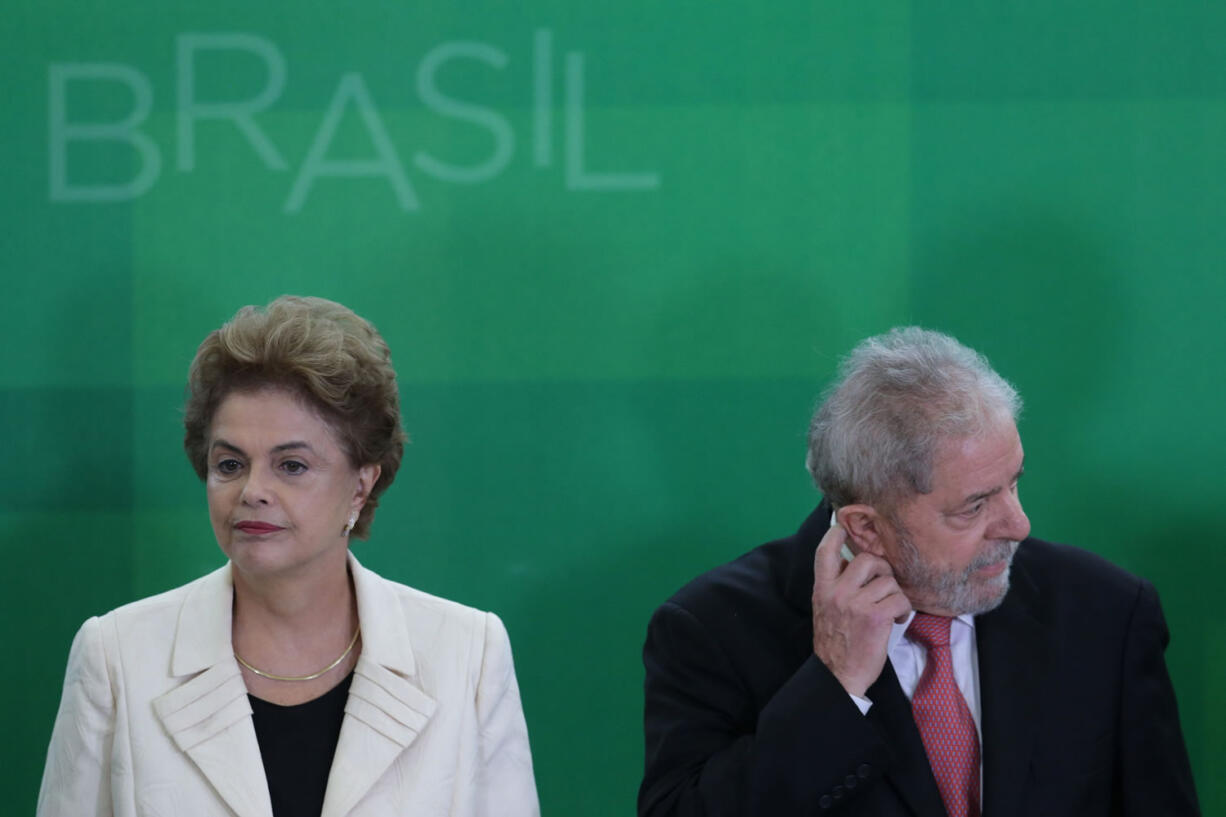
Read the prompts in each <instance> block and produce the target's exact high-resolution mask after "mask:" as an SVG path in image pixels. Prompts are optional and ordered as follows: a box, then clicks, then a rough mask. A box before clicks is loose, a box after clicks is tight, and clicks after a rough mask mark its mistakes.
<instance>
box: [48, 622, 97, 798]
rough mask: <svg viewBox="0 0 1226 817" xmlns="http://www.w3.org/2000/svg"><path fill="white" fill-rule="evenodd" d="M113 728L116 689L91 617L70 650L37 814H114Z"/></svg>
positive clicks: (79, 631) (95, 623)
mask: <svg viewBox="0 0 1226 817" xmlns="http://www.w3.org/2000/svg"><path fill="white" fill-rule="evenodd" d="M114 733H115V694H114V689H113V687H112V685H111V682H110V676H109V673H108V671H107V662H106V655H105V650H104V649H103V644H102V623H101V621H100V620H99V619H98V618H96V617H95V618H91V619H89V620H88V621H86V622H85V623H84V624H83V625H81V629H80V630H78V631H77V635H76V638H74V639H73V642H72V649H71V650H70V651H69V654H68V670H67V672H66V673H65V675H64V692H63V695H62V696H61V698H60V708H59V711H58V712H57V714H56V716H55V726H54V727H53V729H52V732H51V745H50V747H49V748H48V749H47V764H46V766H45V767H44V769H43V782H42V787H41V788H40V789H39V793H38V807H37V810H36V812H35V813H36V814H37V817H89V815H97V816H98V817H102V815H110V814H112V806H111V802H112V801H111V790H110V779H111V749H112V746H113V742H114V741H113V737H114Z"/></svg>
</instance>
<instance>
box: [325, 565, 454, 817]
mask: <svg viewBox="0 0 1226 817" xmlns="http://www.w3.org/2000/svg"><path fill="white" fill-rule="evenodd" d="M349 571H350V575H352V576H353V586H354V591H355V593H356V594H357V602H358V620H359V621H360V622H361V627H362V655H361V657H359V658H358V664H357V667H356V668H355V669H354V673H353V683H352V684H351V685H350V687H349V699H348V701H347V702H346V703H345V720H344V722H343V723H342V724H341V735H340V739H339V741H338V742H337V745H336V754H335V755H334V756H333V758H332V770H331V772H330V773H329V775H328V788H327V793H326V794H325V795H324V806H323V812H322V814H321V817H341V815H344V814H348V813H349V812H350V811H351V810H352V809H353V807H354V806H356V805H357V804H358V802H359V801H361V799H362V798H363V797H365V796H366V794H367V793H368V792H369V791H370V789H371V788H372V787H373V786H374V785H375V783H377V782H378V780H379V778H381V777H382V776H383V775H384V774H385V773H386V772H387V770H388V768H390V767H391V765H392V764H393V763H394V762H395V760H396V758H397V757H398V756H399V755H400V753H401V752H403V751H404V750H405V749H406V748H408V747H409V746H410V745H412V743H413V741H415V740H416V739H417V736H418V735H419V734H420V733H421V731H422V730H423V729H424V728H425V726H426V724H427V723H428V722H429V720H430V718H431V716H432V715H433V714H434V710H435V708H436V706H437V704H436V703H435V701H434V699H433V698H431V697H430V696H429V695H427V694H426V693H425V692H423V691H422V690H421V689H420V688H419V687H418V686H417V684H416V683H415V679H416V674H417V665H416V662H415V660H414V657H413V650H412V646H411V644H410V642H409V632H408V626H407V625H406V623H405V618H404V612H403V611H402V610H401V608H400V600H399V598H398V596H397V594H396V592H395V591H394V590H393V589H392V588H391V587H390V586H389V585H388V583H387V582H385V581H384V580H383V579H381V578H379V577H378V576H376V575H375V574H374V573H371V572H370V571H369V570H366V569H365V568H363V567H362V566H361V565H360V564H359V563H358V560H357V559H356V558H354V556H353V554H352V553H350V554H349Z"/></svg>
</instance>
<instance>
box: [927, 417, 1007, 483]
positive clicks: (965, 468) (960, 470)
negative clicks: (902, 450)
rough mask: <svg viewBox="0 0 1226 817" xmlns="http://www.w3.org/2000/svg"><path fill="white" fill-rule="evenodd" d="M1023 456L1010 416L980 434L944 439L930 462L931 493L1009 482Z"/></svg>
mask: <svg viewBox="0 0 1226 817" xmlns="http://www.w3.org/2000/svg"><path fill="white" fill-rule="evenodd" d="M1024 457H1025V454H1024V451H1023V449H1022V441H1021V437H1020V436H1019V435H1018V433H1017V426H1016V425H1015V424H1014V423H1013V421H1012V420H1007V421H1003V422H999V423H996V424H994V425H992V426H990V427H989V428H988V429H986V430H985V431H984V432H983V433H980V434H974V435H971V436H969V437H960V438H952V439H949V440H946V441H944V442H943V443H941V444H940V445H939V446H938V447H937V456H936V458H935V461H934V463H933V468H932V487H933V493H934V494H947V493H953V494H963V493H974V492H976V491H987V490H992V489H993V488H997V487H1000V486H1001V485H1008V484H1009V483H1011V482H1012V481H1013V479H1014V478H1015V477H1016V476H1017V473H1018V471H1019V470H1020V469H1021V467H1022V461H1023V459H1024Z"/></svg>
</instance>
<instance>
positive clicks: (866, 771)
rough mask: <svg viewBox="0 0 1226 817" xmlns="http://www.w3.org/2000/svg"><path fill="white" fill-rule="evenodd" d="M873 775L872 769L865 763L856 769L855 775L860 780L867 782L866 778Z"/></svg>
mask: <svg viewBox="0 0 1226 817" xmlns="http://www.w3.org/2000/svg"><path fill="white" fill-rule="evenodd" d="M872 773H873V767H872V766H870V765H868V764H867V763H861V764H860V768H858V769H856V774H858V775H860V779H861V780H868V776H869V775H870V774H872Z"/></svg>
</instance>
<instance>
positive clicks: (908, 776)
mask: <svg viewBox="0 0 1226 817" xmlns="http://www.w3.org/2000/svg"><path fill="white" fill-rule="evenodd" d="M866 697H867V698H868V699H869V700H871V701H872V702H873V706H872V708H871V709H870V710H869V711H868V717H869V720H870V721H872V723H873V724H874V725H875V726H876V727H877V729H878V731H880V732H881V735H882V738H883V740H884V741H885V744H886V745H887V746H889V747H890V751H891V753H892V755H893V758H892V761H891V763H890V768H889V770H888V771H887V772H886V775H885V776H886V779H887V780H889V781H890V783H891V785H893V786H894V788H895V789H896V790H897V791H898V793H899V795H900V796H901V797H902V799H903V800H904V801H906V803H907V805H908V806H910V807H911V810H912V811H913V812H915V814H917V815H920V816H921V817H933V816H934V815H941V817H945V804H944V803H943V802H942V801H941V792H940V791H939V790H938V789H937V784H936V780H935V779H934V778H933V776H932V768H931V767H930V766H929V765H928V755H927V754H926V753H925V752H924V741H923V738H921V737H920V733H919V729H918V728H917V727H916V726H915V718H914V716H912V714H911V702H910V701H908V700H907V696H906V695H904V694H903V692H902V687H901V686H900V685H899V683H898V676H897V675H895V674H894V665H893V664H891V663H890V662H889V661H888V660H887V661H886V662H885V669H883V670H882V671H881V675H880V676H879V677H878V678H877V680H876V682H875V683H874V684H873V685H872V686H871V687H869V688H868V693H867V695H866Z"/></svg>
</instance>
